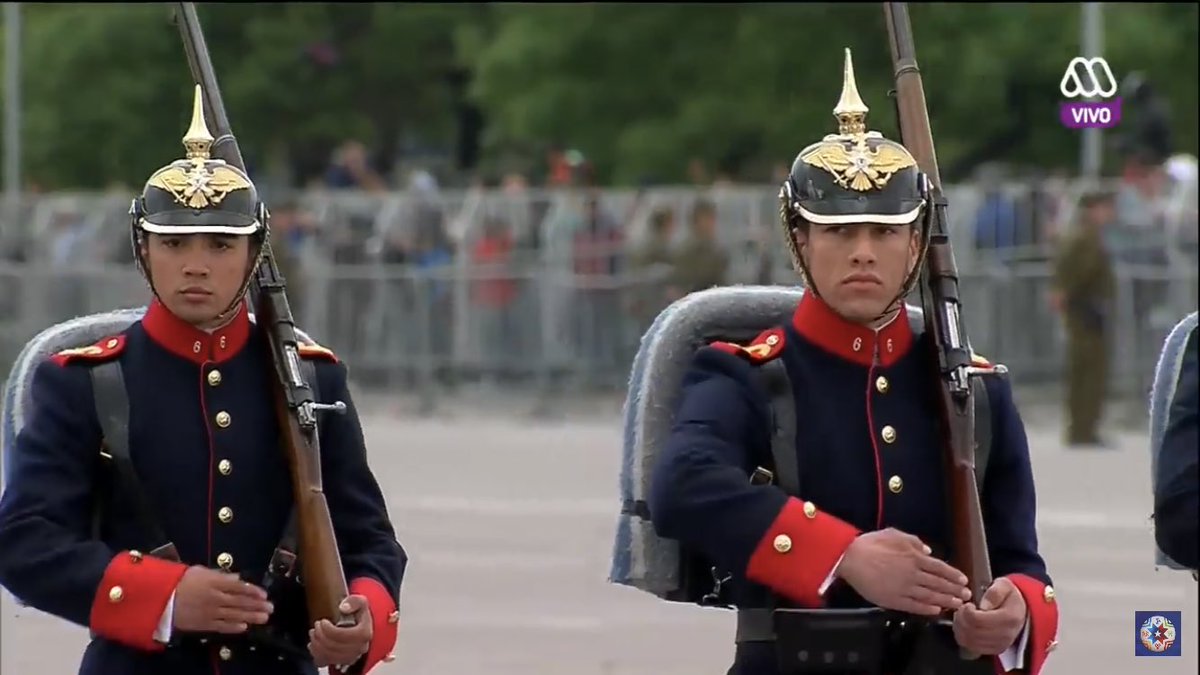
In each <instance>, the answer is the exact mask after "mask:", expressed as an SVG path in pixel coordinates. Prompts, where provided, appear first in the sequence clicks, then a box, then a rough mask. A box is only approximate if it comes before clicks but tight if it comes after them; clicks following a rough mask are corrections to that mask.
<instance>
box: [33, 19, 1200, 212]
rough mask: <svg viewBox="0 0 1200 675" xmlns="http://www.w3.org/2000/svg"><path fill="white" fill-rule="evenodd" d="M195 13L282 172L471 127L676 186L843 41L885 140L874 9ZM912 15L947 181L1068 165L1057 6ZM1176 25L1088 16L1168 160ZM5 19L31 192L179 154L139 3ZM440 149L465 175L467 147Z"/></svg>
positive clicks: (1177, 96)
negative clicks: (555, 146)
mask: <svg viewBox="0 0 1200 675" xmlns="http://www.w3.org/2000/svg"><path fill="white" fill-rule="evenodd" d="M199 10H200V13H201V17H202V19H203V22H204V27H205V33H206V37H207V38H208V43H209V47H210V49H211V50H212V52H213V59H214V62H215V65H216V68H217V73H218V76H219V78H220V81H221V84H222V93H223V94H224V97H225V102H226V106H227V107H228V109H229V114H230V118H231V120H232V121H233V124H234V131H235V132H236V133H237V135H238V138H239V140H240V141H241V144H242V147H243V153H244V154H245V155H246V156H247V159H248V160H249V161H250V162H251V163H252V165H253V166H254V167H257V168H258V169H259V170H260V171H267V170H271V171H272V172H274V173H283V174H285V175H286V177H287V178H288V179H289V180H292V181H299V180H303V179H304V178H306V177H308V176H309V175H312V174H316V173H319V172H320V171H321V170H322V169H323V168H324V165H325V163H326V162H327V161H328V157H329V152H330V150H331V149H332V148H333V147H334V146H335V145H336V144H337V143H339V142H340V141H342V140H344V139H347V138H358V139H360V140H363V141H365V142H367V143H368V144H370V145H371V146H372V147H374V148H376V150H377V152H378V154H379V155H380V156H379V157H378V158H377V159H379V160H380V163H381V164H382V165H384V166H383V168H386V165H387V164H388V163H390V161H391V160H392V159H393V157H392V155H393V154H394V153H395V151H396V149H397V146H398V144H399V143H400V141H401V139H412V138H417V139H421V140H422V143H423V144H424V145H436V146H442V147H446V148H447V149H448V150H449V149H450V146H452V145H454V144H455V143H456V142H457V143H465V144H467V146H469V145H470V144H471V142H472V141H471V137H472V136H474V135H476V133H475V132H476V131H477V128H478V127H480V126H482V129H483V132H482V146H483V147H482V149H481V153H480V154H481V157H480V161H481V164H482V165H484V166H488V165H491V166H492V167H493V168H495V167H502V166H504V165H505V164H504V163H507V162H509V161H510V159H511V158H510V155H511V154H512V153H513V152H514V151H516V152H518V153H520V154H523V155H524V156H525V158H526V159H527V160H529V159H532V160H533V161H535V162H536V161H537V160H540V158H541V156H542V152H543V151H544V150H545V147H546V145H547V144H548V143H549V142H550V141H561V142H562V143H564V144H566V145H567V146H568V147H574V148H578V149H579V150H581V151H583V153H584V154H585V155H586V156H587V158H588V159H589V160H590V161H591V162H592V164H593V165H594V166H595V169H596V170H597V171H598V175H599V178H600V180H601V182H614V181H615V182H621V183H626V184H628V183H632V182H635V181H636V180H637V179H638V178H639V177H641V176H648V175H653V176H657V177H659V178H660V179H661V180H665V181H682V180H685V178H686V167H687V165H688V163H689V161H691V160H693V159H699V160H703V161H704V162H706V163H707V164H708V166H709V167H710V168H716V169H724V170H727V171H729V172H735V173H736V172H742V173H746V172H751V171H762V170H763V167H770V166H772V165H773V164H776V163H778V162H784V163H786V162H789V161H790V160H791V159H792V158H793V157H794V156H795V154H796V153H797V152H798V151H799V150H800V149H801V148H802V147H803V145H804V144H806V143H809V142H811V141H813V140H815V139H816V138H818V137H819V136H820V135H821V134H823V133H825V132H827V131H830V130H832V128H833V119H832V117H831V115H830V111H831V109H832V107H833V105H834V103H835V102H836V100H837V97H838V92H839V87H840V82H841V60H842V47H850V48H852V49H853V51H854V57H855V66H856V70H857V74H858V83H859V87H860V90H861V91H862V94H863V97H864V98H865V99H866V101H867V104H868V105H869V106H871V108H872V113H871V117H870V120H871V125H872V127H873V128H876V129H879V130H880V131H882V132H884V133H886V134H889V135H894V134H895V133H896V124H895V120H894V113H893V110H892V105H891V102H890V101H889V99H888V98H887V91H888V90H889V88H890V87H891V65H890V61H889V57H888V53H887V39H886V35H885V33H884V24H883V15H882V12H881V11H880V10H879V6H878V5H876V4H848V3H847V4H832V3H828V4H795V5H783V4H740V5H736V6H734V5H664V4H647V5H620V4H588V5H578V4H573V5H553V4H547V5H534V4H492V5H484V4H456V3H437V4H434V3H431V4H392V3H364V4H353V3H338V4H336V5H335V4H333V3H292V4H278V3H203V4H200V5H199ZM911 11H912V15H913V24H914V29H915V31H916V41H917V56H918V59H919V62H920V64H921V69H922V74H923V76H924V79H925V89H926V94H927V96H928V98H929V107H930V111H931V121H932V124H933V129H934V135H935V138H936V140H937V144H938V153H939V160H940V164H941V166H942V171H943V174H944V177H945V178H946V179H947V180H955V179H961V178H962V177H964V176H965V175H966V174H967V172H969V171H970V170H971V169H972V167H974V166H975V165H977V164H978V163H980V162H983V161H995V160H1000V161H1007V162H1009V163H1013V164H1018V165H1032V166H1043V167H1068V168H1073V167H1075V166H1076V164H1077V162H1078V156H1079V142H1080V137H1079V134H1077V133H1075V132H1072V131H1068V130H1066V129H1063V128H1062V127H1061V126H1060V125H1059V124H1058V112H1057V108H1058V104H1059V100H1060V99H1061V96H1060V95H1059V93H1058V83H1059V80H1060V79H1061V77H1062V72H1063V69H1064V68H1065V66H1066V64H1067V62H1068V61H1069V60H1070V59H1071V57H1073V56H1075V55H1077V54H1078V52H1079V32H1080V30H1079V10H1078V6H1077V5H1074V4H1059V5H1055V4H1023V5H1018V4H1004V5H992V4H986V5H975V6H966V5H946V4H938V5H934V4H916V3H914V4H913V5H912V9H911ZM1197 19H1198V11H1197V6H1196V4H1195V3H1192V4H1143V3H1139V4H1137V5H1134V4H1106V5H1105V31H1106V35H1105V54H1106V56H1107V57H1108V60H1109V63H1110V64H1111V65H1112V68H1113V71H1114V72H1115V73H1116V75H1117V77H1118V78H1122V77H1124V76H1125V75H1126V74H1127V73H1130V72H1132V71H1141V72H1142V73H1144V74H1145V76H1146V78H1147V80H1148V81H1150V82H1151V83H1153V84H1154V85H1155V86H1156V88H1157V89H1158V90H1159V91H1162V92H1164V93H1165V94H1166V97H1167V101H1168V103H1169V106H1170V119H1171V121H1172V127H1173V128H1172V131H1173V133H1174V138H1175V143H1176V146H1177V148H1178V149H1181V150H1185V151H1191V152H1196V147H1197V131H1196V127H1197V124H1196V122H1197V112H1196V111H1197V105H1198V102H1197V90H1198V86H1197V82H1196V74H1197V70H1198V67H1197V60H1198V56H1197ZM23 28H24V30H23V44H22V52H23V54H22V56H23V72H24V99H23V102H24V143H23V154H24V160H25V164H24V166H25V171H26V175H27V176H28V177H29V178H30V179H31V180H36V181H38V182H40V183H41V184H43V185H44V186H45V187H46V188H48V189H49V188H60V189H64V188H100V187H104V186H106V185H108V184H110V183H114V182H123V183H126V184H128V185H130V186H136V185H139V184H140V182H141V181H142V180H144V179H145V177H146V175H147V172H149V171H150V170H152V169H153V168H155V167H157V166H159V165H161V164H162V163H163V162H165V161H166V160H167V159H169V158H171V157H175V156H177V155H178V153H179V152H180V150H181V148H180V145H179V140H178V139H179V137H180V135H181V133H182V131H183V129H184V128H185V127H186V123H187V115H188V112H189V110H190V106H189V105H188V103H189V96H190V88H189V87H188V86H187V83H188V74H187V67H186V64H185V60H184V57H183V50H182V48H181V46H180V44H179V37H178V32H177V30H176V29H175V28H174V27H173V26H171V25H170V23H169V21H168V13H167V10H166V9H165V8H164V7H163V6H162V5H160V4H49V3H45V4H39V3H26V4H24V5H23ZM1137 113H1138V111H1136V110H1130V111H1129V113H1128V114H1129V115H1130V116H1131V118H1132V117H1135V116H1136V115H1137ZM1110 136H1116V134H1110ZM459 155H460V157H462V158H464V159H463V161H464V162H467V163H470V161H471V155H472V151H471V148H470V147H464V148H460V149H459ZM1109 157H1110V160H1111V159H1112V158H1111V153H1110V155H1109ZM508 165H509V166H513V165H514V164H508ZM748 177H749V178H751V179H762V178H765V177H766V176H764V175H753V176H748Z"/></svg>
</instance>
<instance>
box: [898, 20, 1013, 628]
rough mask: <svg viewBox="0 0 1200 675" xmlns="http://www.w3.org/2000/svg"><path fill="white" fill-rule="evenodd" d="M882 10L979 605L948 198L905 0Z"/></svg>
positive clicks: (966, 553) (941, 404) (955, 509)
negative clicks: (920, 221) (917, 177)
mask: <svg viewBox="0 0 1200 675" xmlns="http://www.w3.org/2000/svg"><path fill="white" fill-rule="evenodd" d="M884 13H885V15H886V18H887V26H888V37H889V41H890V43H891V52H892V66H893V69H894V75H895V80H896V98H897V104H896V108H897V114H898V115H899V118H900V120H899V121H900V134H901V143H902V144H903V145H904V146H905V147H906V148H908V150H909V152H911V153H912V155H913V158H914V159H916V161H917V165H918V166H919V167H920V169H921V171H922V172H924V173H925V175H926V176H927V177H928V179H929V181H930V185H929V196H930V202H931V203H930V204H929V205H928V208H929V216H928V217H929V218H930V220H929V231H928V233H927V236H928V237H929V250H928V252H927V254H926V257H925V260H924V269H923V270H922V271H921V277H922V279H921V286H922V291H923V292H922V303H921V304H922V307H923V309H924V314H925V330H926V332H927V333H928V334H929V335H931V336H932V337H933V340H932V341H931V344H932V345H933V349H934V351H935V352H936V353H935V354H934V356H935V360H934V363H936V364H937V379H936V381H937V383H938V386H937V390H938V391H937V399H936V400H937V404H938V408H939V418H940V422H941V426H942V441H943V444H944V454H945V458H946V467H947V473H948V474H949V483H950V489H949V500H950V504H949V507H950V513H951V527H952V537H953V540H952V556H951V562H952V564H953V565H954V566H955V567H957V568H958V569H959V570H960V571H961V572H962V573H963V574H965V575H966V576H967V586H968V588H970V589H971V594H972V599H973V601H974V602H975V604H976V606H978V604H979V601H980V600H981V599H982V597H983V594H984V592H985V591H986V590H987V588H988V587H989V586H990V585H991V583H992V570H991V562H990V560H989V559H988V549H987V536H986V534H985V532H984V526H983V509H982V507H981V505H980V500H979V486H978V485H976V480H975V410H974V402H973V400H972V398H973V393H972V387H971V381H970V378H971V377H972V371H973V369H972V366H971V348H970V343H969V341H968V339H967V336H966V331H965V329H964V328H963V325H962V321H961V315H960V308H961V304H960V301H959V292H958V269H957V266H956V265H955V262H954V251H953V248H952V247H951V244H950V237H949V232H948V227H947V219H946V201H945V198H944V197H943V194H942V186H941V176H940V175H939V174H938V166H937V156H936V155H935V153H934V147H933V133H932V131H931V129H930V126H929V112H928V110H927V108H926V105H925V90H924V87H923V86H922V84H921V72H920V70H919V69H918V68H917V57H916V50H915V48H914V46H913V35H912V25H911V24H910V22H909V18H908V3H904V2H886V3H884Z"/></svg>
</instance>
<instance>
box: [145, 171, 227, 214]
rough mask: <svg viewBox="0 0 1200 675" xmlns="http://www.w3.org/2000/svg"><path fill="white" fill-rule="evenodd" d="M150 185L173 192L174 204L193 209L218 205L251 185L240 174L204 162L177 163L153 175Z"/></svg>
mask: <svg viewBox="0 0 1200 675" xmlns="http://www.w3.org/2000/svg"><path fill="white" fill-rule="evenodd" d="M209 164H214V165H215V166H209ZM149 184H150V185H153V186H154V187H156V188H159V189H160V190H166V191H167V192H170V193H171V195H172V196H173V197H175V201H177V202H179V203H180V204H183V205H185V206H187V207H188V208H192V209H205V208H208V207H209V206H216V205H217V204H220V203H221V202H222V201H223V200H224V199H225V196H226V195H228V194H229V193H231V192H236V191H237V190H247V189H249V188H250V182H249V181H247V180H246V179H245V178H244V177H242V175H241V174H239V173H238V172H237V171H234V170H233V169H231V168H229V167H228V166H224V165H223V164H218V163H216V162H205V161H204V160H192V161H191V162H190V166H187V167H186V168H185V165H184V163H183V162H176V163H175V164H172V165H171V166H168V167H166V168H164V169H163V170H161V171H159V172H158V173H156V174H154V175H153V176H151V177H150V181H149Z"/></svg>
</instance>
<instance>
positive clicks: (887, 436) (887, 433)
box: [881, 424, 896, 443]
mask: <svg viewBox="0 0 1200 675" xmlns="http://www.w3.org/2000/svg"><path fill="white" fill-rule="evenodd" d="M881 435H882V436H883V442H884V443H894V442H895V441H896V428H895V427H893V426H892V425H890V424H889V425H887V426H885V427H884V428H883V432H882V434H881Z"/></svg>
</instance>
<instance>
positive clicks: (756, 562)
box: [746, 498, 859, 607]
mask: <svg viewBox="0 0 1200 675" xmlns="http://www.w3.org/2000/svg"><path fill="white" fill-rule="evenodd" d="M858 535H859V530H858V529H857V528H855V527H854V526H853V525H851V524H849V523H847V522H845V521H843V520H840V519H838V518H836V517H834V516H831V515H829V514H827V513H821V512H820V511H818V510H817V507H816V506H815V505H814V504H813V503H812V502H802V501H800V500H799V499H795V498H789V499H788V501H787V504H785V505H784V507H783V510H781V511H780V512H779V517H777V518H776V519H775V522H773V523H771V527H769V528H767V534H766V536H764V537H763V538H762V541H760V542H759V543H758V547H757V548H755V549H754V553H753V554H752V555H751V556H750V564H749V565H747V566H746V578H747V579H749V580H750V581H753V582H755V583H759V584H762V585H764V586H767V587H768V588H770V589H771V590H773V591H775V592H776V593H779V594H780V595H783V596H785V597H787V598H788V599H790V600H792V601H793V602H798V603H800V604H801V605H803V606H806V607H819V606H821V605H822V604H824V600H823V599H822V597H821V595H820V593H819V592H818V591H819V590H820V588H821V585H822V584H824V583H825V580H826V579H828V578H829V574H830V573H831V572H832V571H833V566H834V565H836V564H837V561H838V559H840V558H841V557H842V554H843V553H845V552H846V547H847V546H849V545H850V542H852V541H854V538H855V537H857V536H858Z"/></svg>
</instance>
